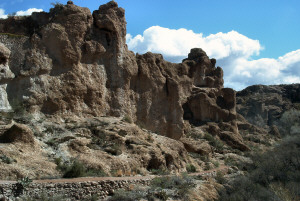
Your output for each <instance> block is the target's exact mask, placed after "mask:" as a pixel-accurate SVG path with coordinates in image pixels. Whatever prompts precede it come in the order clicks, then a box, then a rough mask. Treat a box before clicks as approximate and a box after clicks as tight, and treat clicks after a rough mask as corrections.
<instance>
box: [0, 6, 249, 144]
mask: <svg viewBox="0 0 300 201" xmlns="http://www.w3.org/2000/svg"><path fill="white" fill-rule="evenodd" d="M0 33H1V34H0V44H1V45H0V61H1V63H0V68H1V73H2V74H1V77H0V79H1V94H2V95H1V101H0V104H1V105H0V108H1V109H2V110H4V109H10V106H9V103H11V102H13V101H15V100H17V102H20V103H22V104H24V106H25V107H26V108H27V110H28V111H29V112H30V113H32V114H34V116H35V118H41V117H42V116H44V115H46V116H58V117H62V118H65V117H68V116H74V115H76V116H81V117H88V116H116V117H120V116H124V117H126V118H129V119H131V120H133V122H135V123H136V124H138V125H140V126H141V127H144V128H146V129H149V130H151V131H153V132H156V133H159V134H161V135H165V136H167V137H170V138H173V139H180V138H181V137H182V136H183V135H184V132H185V131H186V130H187V129H188V127H189V126H188V125H189V124H193V125H196V126H198V125H204V124H206V123H208V122H214V123H215V124H214V126H215V127H216V128H217V129H219V126H225V127H227V128H228V129H227V130H226V133H224V132H223V131H222V132H219V136H220V138H221V139H223V140H225V141H226V142H228V144H229V145H231V146H232V147H235V148H240V149H242V150H245V149H246V148H245V145H243V142H242V138H241V136H240V135H239V132H238V129H237V124H236V119H237V116H236V111H235V104H236V103H235V102H236V100H235V92H234V90H232V89H229V88H223V71H222V69H221V68H220V67H215V64H216V60H215V59H209V58H208V56H207V55H206V53H205V52H204V51H203V50H202V49H199V48H195V49H192V50H191V52H190V54H189V55H188V58H187V59H184V60H183V62H182V63H179V64H175V63H170V62H167V61H165V60H164V59H163V57H162V55H160V54H153V53H146V54H144V55H139V54H136V55H135V54H134V53H133V52H131V51H129V50H128V49H127V45H126V21H125V15H124V10H123V9H122V8H119V7H118V5H117V3H116V2H114V1H111V2H109V3H107V4H105V5H102V6H100V7H99V9H98V10H96V11H94V12H93V13H92V14H91V12H90V11H89V9H88V8H81V7H78V6H76V5H74V4H72V3H71V2H69V3H68V4H67V5H60V4H58V5H56V6H55V7H54V8H52V9H51V10H50V12H49V13H46V12H41V13H33V14H32V15H31V16H28V17H10V18H8V19H6V20H0ZM9 55H10V56H9ZM2 69H3V70H2ZM208 132H209V129H208Z"/></svg>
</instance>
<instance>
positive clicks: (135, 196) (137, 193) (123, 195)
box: [108, 189, 146, 201]
mask: <svg viewBox="0 0 300 201" xmlns="http://www.w3.org/2000/svg"><path fill="white" fill-rule="evenodd" d="M144 196H146V192H144V191H141V190H132V191H126V190H124V189H120V190H117V191H115V192H114V194H113V196H112V197H111V198H109V199H108V200H109V201H121V200H122V201H136V200H140V199H141V198H143V197H144Z"/></svg>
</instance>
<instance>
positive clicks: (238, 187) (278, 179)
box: [220, 135, 300, 201]
mask: <svg viewBox="0 0 300 201" xmlns="http://www.w3.org/2000/svg"><path fill="white" fill-rule="evenodd" d="M252 161H253V163H251V164H246V165H245V169H246V170H247V172H248V174H246V175H245V176H240V177H238V178H236V179H235V180H233V181H231V182H230V185H229V186H228V185H226V188H225V190H224V191H221V192H220V200H224V201H227V200H233V201H234V200H278V201H279V200H286V199H283V198H282V197H280V196H286V195H287V194H289V195H292V196H293V199H292V200H299V198H300V196H299V192H300V169H299V167H300V136H299V135H298V136H292V137H290V136H288V137H286V138H284V139H283V140H282V141H281V143H280V144H279V145H277V146H276V147H274V149H272V150H270V151H267V152H264V153H262V154H259V153H257V154H255V155H253V156H252ZM274 184H276V185H275V187H274ZM278 186H279V187H280V186H283V188H281V189H279V190H280V191H281V192H278ZM286 192H288V193H286Z"/></svg>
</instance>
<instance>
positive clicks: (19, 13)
mask: <svg viewBox="0 0 300 201" xmlns="http://www.w3.org/2000/svg"><path fill="white" fill-rule="evenodd" d="M42 11H43V9H38V8H29V9H27V10H25V11H23V10H20V11H17V12H16V13H15V15H16V16H24V15H31V14H32V13H33V12H42ZM7 17H8V15H7V14H5V10H3V9H1V8H0V19H6V18H7Z"/></svg>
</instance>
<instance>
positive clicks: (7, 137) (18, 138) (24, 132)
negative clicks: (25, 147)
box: [0, 123, 34, 144]
mask: <svg viewBox="0 0 300 201" xmlns="http://www.w3.org/2000/svg"><path fill="white" fill-rule="evenodd" d="M0 142H1V143H14V142H20V143H26V144H34V135H33V132H32V130H31V129H30V128H29V127H28V126H26V125H24V124H17V123H15V124H14V125H13V126H12V127H11V128H9V129H8V130H7V131H5V132H4V133H3V134H2V135H1V136H0Z"/></svg>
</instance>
